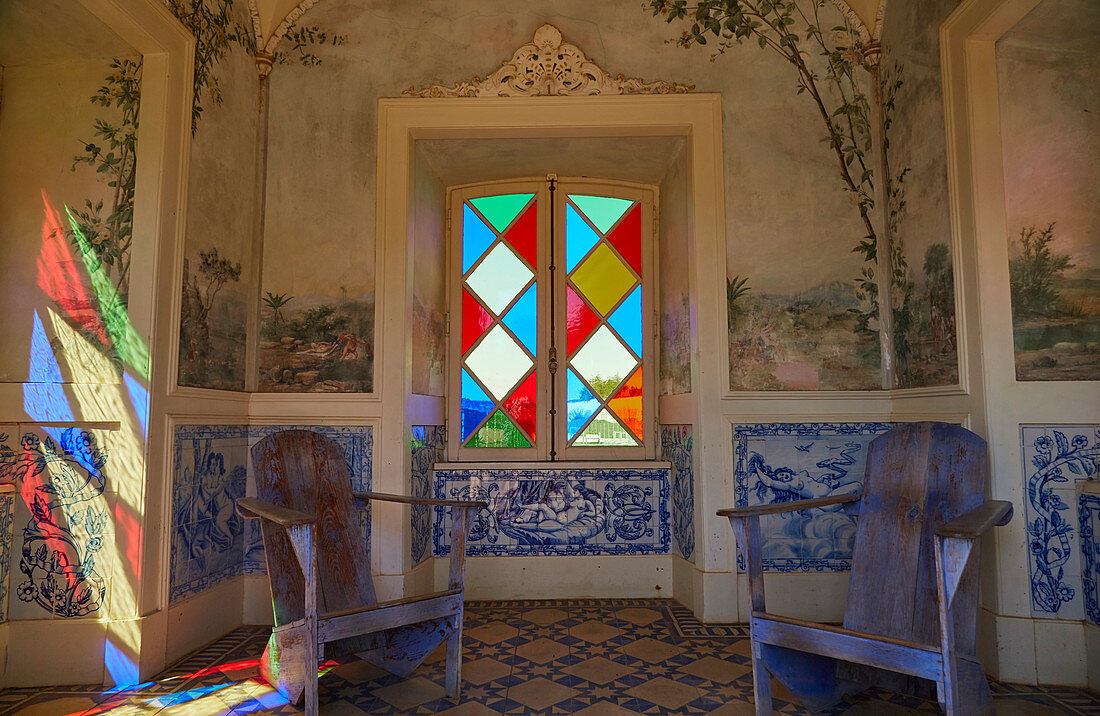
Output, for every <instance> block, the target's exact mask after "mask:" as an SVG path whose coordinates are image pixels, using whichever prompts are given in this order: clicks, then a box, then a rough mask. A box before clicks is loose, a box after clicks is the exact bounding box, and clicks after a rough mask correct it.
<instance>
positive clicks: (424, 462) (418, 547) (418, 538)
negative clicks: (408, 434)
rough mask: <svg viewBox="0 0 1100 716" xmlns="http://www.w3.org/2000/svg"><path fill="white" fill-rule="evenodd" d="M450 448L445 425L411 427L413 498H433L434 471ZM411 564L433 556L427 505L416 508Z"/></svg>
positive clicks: (413, 522)
mask: <svg viewBox="0 0 1100 716" xmlns="http://www.w3.org/2000/svg"><path fill="white" fill-rule="evenodd" d="M446 448H447V428H446V427H445V426H443V425H414V426H413V427H412V444H411V447H410V450H411V453H412V454H411V458H412V472H411V477H412V495H413V497H431V495H432V468H433V467H434V466H435V463H437V462H441V461H442V460H443V459H444V451H445V450H446ZM410 518H411V520H412V561H413V564H420V563H421V562H422V561H424V559H425V558H427V557H430V556H431V539H432V525H431V520H432V514H431V509H430V508H429V507H428V506H426V505H413V506H412V510H411V515H410Z"/></svg>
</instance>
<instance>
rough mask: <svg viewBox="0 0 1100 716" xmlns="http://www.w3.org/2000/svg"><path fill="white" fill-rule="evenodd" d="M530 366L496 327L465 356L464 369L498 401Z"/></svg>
mask: <svg viewBox="0 0 1100 716" xmlns="http://www.w3.org/2000/svg"><path fill="white" fill-rule="evenodd" d="M532 365H533V363H532V361H531V358H530V357H528V355H527V353H526V352H524V350H523V349H522V348H520V346H519V344H518V343H516V341H515V339H514V338H512V337H511V336H510V335H508V332H507V331H505V330H504V329H503V328H501V327H500V325H499V324H497V325H495V326H493V327H492V328H491V329H490V330H489V332H488V333H487V334H485V338H483V339H482V341H481V343H478V344H477V347H476V348H474V349H473V350H472V351H470V354H469V355H468V356H466V367H467V368H469V369H470V372H471V373H472V374H474V375H476V376H477V378H478V380H480V381H481V384H482V385H484V386H485V388H486V389H487V390H488V391H489V393H490V394H491V395H492V396H493V397H494V398H496V399H497V400H498V401H500V400H503V399H504V397H505V396H506V395H508V393H510V392H511V391H512V386H514V385H515V384H516V383H517V382H519V379H520V378H522V377H523V376H524V375H525V374H526V373H527V371H528V370H530V369H531V366H532Z"/></svg>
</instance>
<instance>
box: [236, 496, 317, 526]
mask: <svg viewBox="0 0 1100 716" xmlns="http://www.w3.org/2000/svg"><path fill="white" fill-rule="evenodd" d="M237 514H238V515H240V516H241V517H243V518H245V519H246V520H255V519H265V520H271V521H272V522H274V523H275V524H277V525H279V526H280V527H292V526H294V525H311V524H313V523H314V522H316V521H317V518H316V517H314V516H313V515H311V514H309V513H308V512H299V511H298V510H292V509H290V508H289V507H280V506H278V505H273V504H271V503H270V502H264V501H263V500H258V499H256V498H255V497H238V498H237Z"/></svg>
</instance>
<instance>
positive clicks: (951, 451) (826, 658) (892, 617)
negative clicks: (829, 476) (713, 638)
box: [718, 423, 1012, 714]
mask: <svg viewBox="0 0 1100 716" xmlns="http://www.w3.org/2000/svg"><path fill="white" fill-rule="evenodd" d="M988 466H989V459H988V455H987V452H986V445H985V441H984V440H982V439H981V438H980V437H978V436H977V435H975V434H974V433H971V432H970V431H968V430H965V429H963V428H961V427H959V426H957V425H949V424H946V423H907V424H903V425H900V426H898V427H895V428H893V429H892V430H890V431H889V432H887V433H884V434H883V435H880V436H879V437H877V438H876V439H875V440H874V441H872V442H871V446H870V449H869V450H868V454H867V471H866V475H865V477H864V481H863V491H862V495H859V494H855V495H834V496H828V497H822V498H817V499H809V500H798V501H795V502H784V503H779V504H772V505H760V506H755V507H742V508H738V509H726V510H719V511H718V514H719V515H720V516H723V517H728V518H729V520H730V524H731V525H732V526H733V531H734V533H735V536H736V538H737V542H738V544H739V546H740V547H741V549H742V554H744V556H745V567H746V572H747V574H748V581H749V592H750V601H751V603H752V615H751V617H750V632H751V636H752V666H753V687H754V691H755V697H756V713H757V714H771V713H772V708H771V677H773V676H774V677H775V678H776V679H778V680H779V681H780V683H782V684H783V685H784V686H786V687H787V688H788V689H789V690H790V691H791V692H792V693H793V694H795V696H797V697H798V698H799V699H800V700H801V701H802V703H803V705H805V706H806V707H807V708H809V709H811V710H814V711H817V710H822V709H824V708H827V707H829V706H831V705H833V704H836V703H837V702H839V701H840V700H841V698H842V697H843V696H844V695H845V694H852V693H857V692H858V691H861V690H862V689H864V688H866V686H868V685H870V684H876V685H884V686H886V687H887V688H893V689H898V687H899V682H898V681H897V680H893V681H891V680H890V678H891V677H893V678H894V679H897V674H905V675H908V676H909V677H919V678H921V679H930V680H932V681H935V683H936V693H937V697H938V699H939V702H940V704H941V706H942V707H943V708H944V710H945V711H946V712H947V713H948V714H974V713H982V712H986V711H990V710H991V706H992V701H991V696H990V691H989V684H988V682H987V681H986V678H985V673H984V672H983V671H982V667H981V664H980V663H979V662H978V660H977V658H976V656H975V649H974V641H975V623H976V621H977V610H978V562H979V549H978V548H979V538H980V537H981V535H982V534H984V533H985V532H986V531H987V530H989V529H990V528H992V527H993V526H995V525H1004V524H1007V523H1008V521H1009V520H1010V519H1011V518H1012V503H1010V502H1006V501H1003V500H989V501H986V500H984V498H983V488H984V485H985V479H986V475H987V474H988ZM839 504H843V505H845V508H844V509H847V510H850V511H852V512H854V513H855V514H858V515H859V524H858V528H857V532H856V543H855V552H854V554H853V558H852V573H851V578H850V581H849V585H848V602H847V606H846V609H845V612H844V626H843V627H839V626H829V625H825V624H816V623H813V622H808V621H803V620H800V619H791V618H787V617H782V616H778V615H775V614H769V613H768V611H767V609H766V608H765V606H764V574H763V566H762V559H761V543H760V517H761V515H770V514H778V513H782V512H790V511H793V510H805V509H810V508H814V507H825V506H828V505H839ZM844 662H849V663H844ZM853 663H854V664H862V665H865V666H863V667H856V666H853V665H852V664H853ZM867 667H874V668H867ZM883 669H884V670H888V671H891V672H897V674H891V673H888V672H887V671H881V670H883ZM884 677H885V680H884ZM902 678H905V677H902ZM925 683H927V682H925Z"/></svg>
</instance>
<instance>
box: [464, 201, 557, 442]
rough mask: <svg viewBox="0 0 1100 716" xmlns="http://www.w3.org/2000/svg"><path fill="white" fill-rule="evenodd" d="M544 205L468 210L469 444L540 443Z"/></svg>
mask: <svg viewBox="0 0 1100 716" xmlns="http://www.w3.org/2000/svg"><path fill="white" fill-rule="evenodd" d="M537 227H538V203H537V202H536V201H535V195H534V194H502V195H497V196H483V197H480V198H477V199H470V200H469V201H467V202H466V203H464V204H463V206H462V369H461V370H462V378H461V388H460V390H461V404H462V421H461V423H462V430H461V433H462V434H461V439H462V444H463V445H464V446H465V447H495V448H530V447H533V446H534V445H535V389H536V377H535V356H536V351H537V339H536V326H537V325H538V323H537V315H536V307H537V303H538V280H537V276H536V273H537V268H536V266H537V264H536V259H537V254H538V249H537V245H538V244H537Z"/></svg>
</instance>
